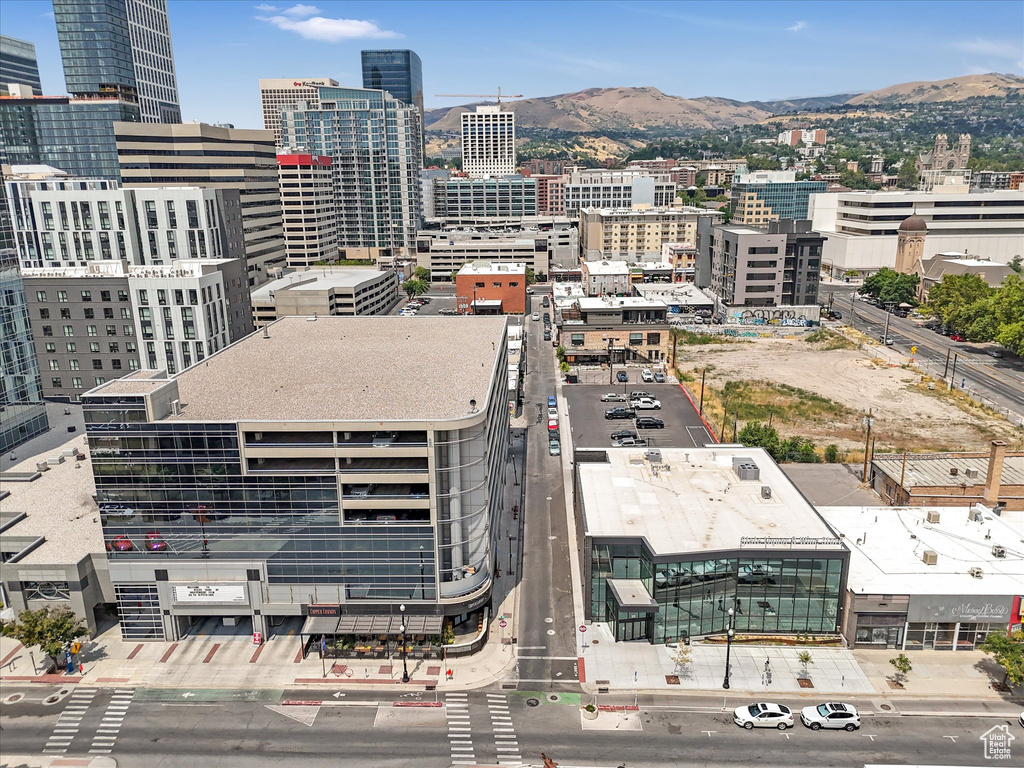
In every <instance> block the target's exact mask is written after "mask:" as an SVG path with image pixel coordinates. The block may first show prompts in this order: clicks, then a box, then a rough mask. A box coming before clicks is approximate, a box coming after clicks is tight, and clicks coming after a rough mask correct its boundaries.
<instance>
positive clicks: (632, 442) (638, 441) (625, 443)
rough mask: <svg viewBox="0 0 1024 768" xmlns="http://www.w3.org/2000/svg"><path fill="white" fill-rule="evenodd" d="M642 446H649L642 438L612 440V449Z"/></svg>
mask: <svg viewBox="0 0 1024 768" xmlns="http://www.w3.org/2000/svg"><path fill="white" fill-rule="evenodd" d="M641 445H647V441H646V440H644V439H643V438H642V437H624V438H622V439H621V440H612V448H636V447H638V446H641Z"/></svg>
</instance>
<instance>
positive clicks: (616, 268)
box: [580, 260, 630, 296]
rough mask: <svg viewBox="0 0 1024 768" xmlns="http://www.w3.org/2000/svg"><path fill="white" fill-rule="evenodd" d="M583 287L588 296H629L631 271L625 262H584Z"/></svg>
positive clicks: (581, 264)
mask: <svg viewBox="0 0 1024 768" xmlns="http://www.w3.org/2000/svg"><path fill="white" fill-rule="evenodd" d="M580 269H581V270H582V271H583V285H584V286H585V287H586V289H587V295H588V296H628V295H629V292H630V269H629V264H628V263H627V262H625V261H607V260H602V261H583V262H580Z"/></svg>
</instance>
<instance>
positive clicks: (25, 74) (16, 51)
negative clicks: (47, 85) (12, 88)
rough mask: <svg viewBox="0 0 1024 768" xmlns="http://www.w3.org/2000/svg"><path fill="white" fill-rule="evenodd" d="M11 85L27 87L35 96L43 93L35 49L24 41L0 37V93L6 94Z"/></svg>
mask: <svg viewBox="0 0 1024 768" xmlns="http://www.w3.org/2000/svg"><path fill="white" fill-rule="evenodd" d="M11 83H17V84H19V85H27V86H29V87H30V88H31V89H32V93H34V94H35V95H36V96H41V95H42V93H43V85H42V83H41V82H39V64H38V63H37V61H36V47H35V46H34V45H33V44H32V43H29V42H26V41H25V40H18V39H17V38H15V37H8V36H7V35H0V93H6V92H7V86H9V85H10V84H11Z"/></svg>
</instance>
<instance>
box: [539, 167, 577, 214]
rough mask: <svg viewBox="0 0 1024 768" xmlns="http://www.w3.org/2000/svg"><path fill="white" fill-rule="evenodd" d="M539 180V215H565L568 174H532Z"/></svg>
mask: <svg viewBox="0 0 1024 768" xmlns="http://www.w3.org/2000/svg"><path fill="white" fill-rule="evenodd" d="M530 178H531V179H533V180H534V181H535V182H537V215H538V216H563V215H565V182H566V181H567V179H568V176H542V175H534V176H530Z"/></svg>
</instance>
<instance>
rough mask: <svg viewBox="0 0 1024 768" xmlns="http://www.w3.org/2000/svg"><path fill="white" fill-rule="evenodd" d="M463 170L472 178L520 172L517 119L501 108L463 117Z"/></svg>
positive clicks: (470, 113)
mask: <svg viewBox="0 0 1024 768" xmlns="http://www.w3.org/2000/svg"><path fill="white" fill-rule="evenodd" d="M462 170H463V171H465V172H466V173H468V174H469V175H470V177H471V178H482V177H485V176H508V175H509V174H513V173H515V172H516V116H515V113H514V112H502V111H501V107H500V106H479V107H477V108H476V111H475V112H463V113H462Z"/></svg>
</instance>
